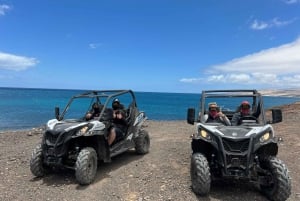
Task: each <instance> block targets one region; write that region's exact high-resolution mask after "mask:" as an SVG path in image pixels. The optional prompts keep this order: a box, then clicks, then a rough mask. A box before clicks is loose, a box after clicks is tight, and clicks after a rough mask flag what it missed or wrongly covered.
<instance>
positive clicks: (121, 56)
mask: <svg viewBox="0 0 300 201" xmlns="http://www.w3.org/2000/svg"><path fill="white" fill-rule="evenodd" d="M0 87H25V88H54V89H86V90H92V89H98V90H101V89H132V90H134V91H145V92H176V93H199V92H201V90H210V89H290V88H300V0H243V1H241V0H203V1H199V0H188V1H187V0H185V1H184V0H109V1H103V0H87V1H82V0H81V1H80V0H43V1H41V0H26V1H24V0H0Z"/></svg>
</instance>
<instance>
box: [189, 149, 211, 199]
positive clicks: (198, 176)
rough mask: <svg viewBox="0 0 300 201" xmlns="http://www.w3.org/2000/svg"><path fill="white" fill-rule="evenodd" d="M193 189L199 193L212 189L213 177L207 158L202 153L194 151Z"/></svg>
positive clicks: (202, 193) (205, 192)
mask: <svg viewBox="0 0 300 201" xmlns="http://www.w3.org/2000/svg"><path fill="white" fill-rule="evenodd" d="M191 179H192V189H193V191H194V192H195V193H196V194H198V195H207V194H208V193H209V191H210V184H211V177H210V170H209V166H208V162H207V159H206V158H205V156H204V155H203V154H201V153H194V154H193V155H192V159H191Z"/></svg>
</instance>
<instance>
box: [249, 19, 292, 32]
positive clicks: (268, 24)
mask: <svg viewBox="0 0 300 201" xmlns="http://www.w3.org/2000/svg"><path fill="white" fill-rule="evenodd" d="M296 20H297V18H294V19H291V20H286V21H281V20H279V19H278V18H273V19H272V20H269V21H260V20H257V19H255V20H254V21H253V22H252V23H251V25H250V28H251V29H253V30H264V29H269V28H272V27H282V26H286V25H289V24H291V23H293V22H295V21H296Z"/></svg>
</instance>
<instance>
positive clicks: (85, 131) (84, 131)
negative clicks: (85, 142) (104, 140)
mask: <svg viewBox="0 0 300 201" xmlns="http://www.w3.org/2000/svg"><path fill="white" fill-rule="evenodd" d="M88 130H89V127H88V126H84V127H82V128H81V129H80V130H79V131H78V132H77V135H84V134H86V133H87V131H88Z"/></svg>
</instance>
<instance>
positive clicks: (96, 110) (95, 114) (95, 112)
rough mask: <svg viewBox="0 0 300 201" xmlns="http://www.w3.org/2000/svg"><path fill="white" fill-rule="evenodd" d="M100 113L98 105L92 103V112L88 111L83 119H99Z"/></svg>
mask: <svg viewBox="0 0 300 201" xmlns="http://www.w3.org/2000/svg"><path fill="white" fill-rule="evenodd" d="M100 112H101V107H100V105H99V103H96V102H95V103H93V105H92V110H91V111H89V112H88V113H87V114H86V115H85V119H86V120H87V121H88V120H91V119H93V118H95V117H99V115H100Z"/></svg>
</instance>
